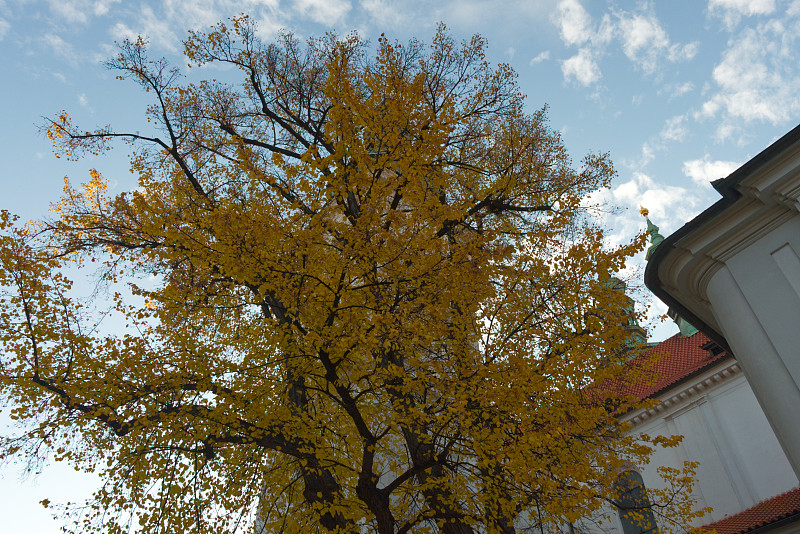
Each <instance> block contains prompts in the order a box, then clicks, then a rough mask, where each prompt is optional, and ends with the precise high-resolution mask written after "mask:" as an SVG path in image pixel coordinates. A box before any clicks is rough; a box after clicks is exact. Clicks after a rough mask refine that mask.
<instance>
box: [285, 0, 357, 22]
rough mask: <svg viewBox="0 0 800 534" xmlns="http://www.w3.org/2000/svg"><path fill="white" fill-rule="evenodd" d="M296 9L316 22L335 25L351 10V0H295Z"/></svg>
mask: <svg viewBox="0 0 800 534" xmlns="http://www.w3.org/2000/svg"><path fill="white" fill-rule="evenodd" d="M294 8H295V10H297V12H298V13H300V14H301V15H303V16H306V17H309V18H310V19H311V20H313V21H314V22H318V23H320V24H327V25H328V26H333V25H335V24H336V23H337V22H339V21H341V20H342V19H343V18H344V17H345V15H347V13H348V12H349V11H350V9H351V8H352V5H351V4H350V2H349V0H295V4H294Z"/></svg>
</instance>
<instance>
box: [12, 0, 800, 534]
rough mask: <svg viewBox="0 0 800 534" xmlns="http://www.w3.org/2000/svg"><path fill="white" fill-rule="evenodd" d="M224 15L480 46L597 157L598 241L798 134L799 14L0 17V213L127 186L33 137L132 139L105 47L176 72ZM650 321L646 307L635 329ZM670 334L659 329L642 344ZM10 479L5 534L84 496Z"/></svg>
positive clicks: (585, 10)
mask: <svg viewBox="0 0 800 534" xmlns="http://www.w3.org/2000/svg"><path fill="white" fill-rule="evenodd" d="M239 12H247V13H249V14H250V15H251V16H252V17H253V18H254V19H255V20H257V21H259V24H260V31H261V33H262V37H263V38H264V39H269V38H270V36H273V35H275V33H276V32H278V31H279V30H280V29H288V30H291V31H293V32H295V33H296V34H297V35H298V36H299V37H301V38H302V37H309V36H318V35H320V34H322V33H324V32H329V31H332V32H336V33H338V34H344V33H347V32H349V31H352V30H356V31H358V33H359V34H360V35H361V36H362V38H364V39H368V40H370V41H372V42H374V41H375V40H376V39H377V37H378V36H379V35H380V34H381V33H385V34H386V35H387V36H388V37H389V38H394V39H398V40H400V41H405V40H407V39H409V38H412V37H416V38H418V39H420V40H423V41H425V40H429V39H430V37H431V36H432V34H433V32H434V29H435V27H436V25H437V23H439V22H440V21H441V22H444V23H445V24H446V25H447V26H448V28H449V29H450V31H451V32H452V33H453V34H454V35H455V36H457V37H459V38H465V39H466V38H469V37H470V36H471V35H472V34H475V33H480V34H482V35H483V36H484V37H486V38H487V39H488V42H489V59H490V60H491V61H493V62H495V63H498V62H507V63H509V64H510V65H511V66H512V67H513V68H514V69H515V70H516V71H517V73H518V74H519V84H520V87H521V88H522V91H523V92H524V93H526V94H527V95H528V105H529V106H530V110H531V111H533V110H536V109H538V108H540V107H541V106H543V105H545V104H547V105H548V106H549V115H550V120H551V125H552V127H553V128H555V129H557V130H559V131H561V132H562V134H563V136H564V139H565V142H566V144H567V147H568V148H569V149H570V151H571V152H572V154H573V157H574V158H575V160H576V161H579V160H580V158H581V157H582V155H583V154H585V153H586V152H589V151H593V152H609V153H610V154H611V157H612V158H613V160H614V161H615V163H616V166H617V170H618V172H619V176H618V178H617V179H616V180H615V182H614V184H613V187H612V189H611V190H609V191H606V192H603V193H601V194H600V195H598V199H599V200H602V201H607V202H608V203H609V205H614V206H618V207H619V208H621V211H619V212H618V213H617V214H609V215H608V216H607V220H606V223H607V225H608V226H609V227H610V229H611V233H610V239H611V240H612V241H622V240H625V239H627V238H628V237H629V236H631V235H632V234H633V233H634V232H636V231H638V230H640V229H641V228H642V227H643V220H642V218H641V216H640V215H639V214H638V210H639V206H640V205H644V206H646V207H647V208H649V209H650V214H651V219H652V220H653V221H654V222H655V223H656V224H658V225H659V226H660V227H661V229H662V233H663V234H664V235H668V234H669V233H671V232H672V231H674V230H676V229H677V228H678V227H680V226H681V225H682V224H684V223H685V222H686V221H688V220H689V219H691V218H692V217H693V216H694V215H696V214H697V213H699V212H700V211H701V210H702V209H704V208H705V207H707V206H709V205H710V204H712V203H713V202H714V201H716V200H717V198H718V195H717V193H716V192H715V191H714V190H713V189H712V188H711V187H710V185H709V182H710V181H711V180H714V179H717V178H722V177H724V176H726V175H727V174H728V173H730V172H731V171H732V170H734V169H735V168H737V167H738V166H739V165H740V164H742V163H744V162H745V161H747V160H748V159H750V158H751V157H752V156H754V155H756V154H757V153H758V152H760V151H761V150H762V149H763V148H765V147H766V146H767V145H769V144H770V143H771V142H773V141H774V140H775V139H777V138H778V137H780V136H781V135H782V134H784V133H785V132H787V131H788V130H790V129H791V128H792V127H793V126H795V125H796V124H797V123H798V122H800V62H799V61H798V60H799V59H800V0H793V1H781V0H707V1H705V2H703V1H699V0H669V1H662V2H653V1H650V2H648V1H622V0H620V1H611V2H601V1H594V0H538V1H534V0H529V1H517V0H508V1H493V0H461V1H429V0H420V1H416V2H406V1H390V0H238V1H233V0H197V1H191V0H165V1H163V2H151V1H141V2H139V1H137V2H129V1H125V0H49V1H37V0H0V80H2V82H0V123H1V124H2V128H0V162H1V163H0V185H1V186H2V188H1V189H0V191H2V197H0V198H1V199H2V200H1V201H0V208H4V209H10V210H11V211H14V212H16V213H18V214H20V215H21V216H22V217H24V218H35V217H41V216H43V215H45V214H46V213H47V209H48V207H49V203H50V202H51V201H54V200H55V199H56V198H57V196H58V195H59V193H60V190H61V187H62V185H63V177H64V176H65V175H68V176H69V177H70V178H71V179H72V180H74V181H81V180H84V179H86V178H87V177H88V170H89V169H90V168H93V167H94V168H97V169H98V170H100V171H101V172H102V173H103V175H104V176H106V177H107V178H109V179H110V181H111V184H112V191H122V190H125V189H128V188H131V187H134V186H135V185H134V179H133V177H132V175H131V174H130V173H129V172H128V170H127V159H126V151H125V149H126V147H125V146H124V145H123V146H120V147H119V148H118V149H116V150H114V151H112V152H111V153H110V154H109V155H107V156H103V157H100V158H95V159H87V160H83V161H80V162H77V163H75V162H66V161H64V160H59V159H56V158H54V157H53V155H52V152H51V148H50V146H49V144H48V141H47V139H46V137H45V136H44V135H42V134H41V133H40V132H39V131H38V128H37V125H38V124H41V123H42V117H43V116H53V115H55V114H57V113H58V112H59V111H61V110H62V109H65V110H67V111H69V112H70V114H71V115H72V116H73V117H74V119H75V121H76V123H78V124H81V125H84V126H85V127H86V128H87V129H91V128H92V127H95V126H102V125H106V124H109V123H111V124H113V125H114V126H115V127H116V128H117V129H119V130H133V131H136V130H138V129H140V128H144V127H146V125H145V124H144V122H143V119H142V117H143V110H144V107H145V106H146V105H147V104H148V100H147V98H146V95H144V94H143V93H141V92H140V91H139V90H138V88H137V87H135V86H134V85H133V84H131V83H125V82H120V81H117V80H115V79H114V75H113V74H112V73H110V72H108V71H106V70H104V68H103V67H102V65H101V62H102V61H103V60H104V59H106V58H108V57H109V56H110V55H112V54H113V53H114V41H120V40H122V39H125V38H131V37H135V36H136V35H137V34H143V35H146V36H147V37H148V38H149V40H150V43H151V50H152V55H154V56H162V55H163V56H167V57H168V58H170V59H172V60H173V61H174V63H175V64H176V65H185V64H186V62H185V61H184V60H183V59H182V57H181V55H180V52H181V50H182V45H181V39H182V38H183V36H184V35H185V32H186V31H187V30H189V29H203V28H207V27H208V26H209V25H211V24H213V23H214V22H217V21H219V20H222V19H225V18H227V17H230V16H232V15H235V14H237V13H239ZM200 74H201V75H205V73H200ZM208 75H209V76H216V77H219V76H225V73H224V72H218V71H210V72H209V73H208ZM642 261H643V258H636V259H635V260H634V261H633V263H632V269H633V270H634V271H635V270H636V269H637V266H638V269H641V264H642ZM641 298H642V300H646V296H642V297H641ZM664 311H665V309H664V308H663V307H662V306H661V305H659V304H658V303H655V304H654V305H653V306H652V308H651V311H650V312H649V313H650V315H651V316H655V315H658V314H660V313H663V312H664ZM674 331H676V330H675V329H672V328H671V327H669V326H661V327H658V328H657V329H656V330H655V332H654V334H653V336H654V337H655V338H656V339H663V338H664V337H666V336H668V335H671V334H672V333H673V332H674ZM18 472H19V470H18V469H13V468H11V469H9V468H6V469H4V470H3V471H0V475H2V476H3V478H2V479H0V517H2V518H3V522H4V527H3V528H4V530H7V531H9V532H16V531H18V530H22V529H25V530H28V531H35V532H38V533H42V534H49V533H56V532H58V531H59V530H58V523H56V522H53V521H52V520H50V519H49V512H48V511H47V510H45V509H43V508H42V507H41V506H40V505H38V504H36V503H37V502H38V501H39V500H40V499H43V498H45V497H49V498H50V499H51V500H59V499H61V500H69V499H73V500H74V499H75V498H80V497H81V496H82V495H86V493H87V490H86V489H85V488H86V486H87V484H86V480H85V479H84V478H80V477H76V476H72V475H70V473H69V471H68V470H67V469H63V468H60V467H59V468H56V469H51V471H50V472H48V473H45V474H44V475H42V476H41V477H40V478H39V479H38V482H36V481H33V480H29V481H27V482H24V483H19V482H18V480H17V478H16V477H17V474H18Z"/></svg>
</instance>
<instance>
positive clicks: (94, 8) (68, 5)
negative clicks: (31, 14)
mask: <svg viewBox="0 0 800 534" xmlns="http://www.w3.org/2000/svg"><path fill="white" fill-rule="evenodd" d="M120 2H121V0H94V1H92V0H48V4H50V11H51V12H52V13H53V14H54V15H56V16H57V17H58V18H59V19H61V20H65V21H67V22H77V23H80V24H86V23H87V22H89V17H90V16H92V15H94V16H98V17H99V16H103V15H106V14H108V12H109V10H110V8H111V6H112V5H113V4H118V3H120Z"/></svg>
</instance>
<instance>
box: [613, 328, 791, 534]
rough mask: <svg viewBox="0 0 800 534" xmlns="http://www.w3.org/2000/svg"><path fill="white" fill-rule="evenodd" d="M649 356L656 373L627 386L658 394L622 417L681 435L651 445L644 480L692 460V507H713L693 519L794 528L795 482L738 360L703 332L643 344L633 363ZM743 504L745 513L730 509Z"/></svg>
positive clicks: (618, 528) (653, 480)
mask: <svg viewBox="0 0 800 534" xmlns="http://www.w3.org/2000/svg"><path fill="white" fill-rule="evenodd" d="M651 358H654V360H655V361H656V363H655V364H654V367H653V370H654V371H655V373H656V374H657V376H658V377H659V378H658V379H657V380H656V382H655V383H652V384H651V383H644V384H639V385H636V386H634V387H633V388H632V392H633V393H636V394H637V395H638V396H639V397H641V398H644V397H650V398H656V399H658V400H659V401H660V402H659V403H658V404H657V405H656V406H655V407H654V408H652V409H648V410H638V411H635V412H632V413H629V414H626V416H625V419H626V420H628V421H629V422H630V423H631V425H632V428H631V431H632V432H634V433H645V434H649V435H659V434H660V435H675V434H680V435H683V436H684V439H683V442H682V443H681V444H680V445H679V446H678V447H675V448H669V449H658V450H657V451H656V453H655V455H654V456H653V457H652V460H651V462H650V464H648V465H645V466H638V471H639V472H640V474H641V477H642V480H643V483H644V486H645V487H651V488H652V487H656V486H657V485H658V483H659V480H660V479H659V477H658V475H657V472H656V470H657V468H658V467H659V466H675V467H679V466H681V465H682V464H683V462H684V461H686V460H697V461H699V462H700V466H699V468H698V471H697V482H696V485H695V488H694V494H693V497H694V499H695V500H696V501H697V506H698V507H706V506H710V507H712V508H713V511H712V512H711V513H710V514H709V515H706V516H705V517H704V518H703V519H702V520H700V521H698V522H697V524H696V525H695V526H703V525H709V524H711V523H715V522H718V521H722V522H721V523H717V524H716V525H715V528H717V531H718V533H719V534H733V533H739V532H754V531H755V530H754V529H756V528H759V527H764V525H773V526H775V527H781V528H789V529H790V530H774V532H800V489H795V488H797V487H798V485H800V481H798V478H797V476H796V475H795V474H794V472H793V470H792V468H791V465H790V463H789V461H788V459H787V457H786V455H785V454H784V453H783V450H782V449H781V446H780V444H779V443H778V440H777V438H776V437H775V434H774V433H773V432H772V430H771V428H770V425H769V422H768V421H767V418H766V417H765V415H764V413H763V411H762V410H761V408H760V406H759V404H758V402H757V400H756V397H755V396H754V394H753V391H752V389H751V388H750V386H749V384H748V383H747V380H746V379H745V377H744V375H743V373H742V370H741V367H740V365H739V363H738V362H737V360H735V359H734V358H733V357H732V356H731V355H730V353H729V352H726V351H725V350H723V349H722V348H721V347H720V346H719V345H718V344H716V343H715V342H713V341H711V340H710V339H709V338H708V337H706V336H705V335H704V334H702V333H695V334H693V335H691V336H689V337H686V336H683V335H681V334H676V335H675V336H673V337H671V338H669V339H667V340H665V341H663V342H662V343H659V344H657V345H655V346H654V347H651V348H649V349H647V350H646V351H645V352H644V353H643V354H642V355H640V356H639V357H637V359H636V360H634V363H636V361H637V360H641V361H647V360H649V359H651ZM786 492H790V493H789V494H787V495H786V496H785V497H782V498H781V499H780V502H777V503H772V504H769V503H767V505H766V507H765V506H763V505H762V506H761V507H760V508H759V507H758V505H759V503H761V502H762V501H765V500H767V499H770V498H772V497H775V496H778V495H781V494H784V493H786ZM784 501H785V502H784ZM747 510H749V512H746V511H747ZM742 512H746V514H745V515H744V517H742V516H741V515H737V514H741V513H742ZM786 518H791V521H798V522H796V523H794V524H793V525H788V526H786V525H784V523H781V521H784V520H785V519H786ZM610 527H611V528H610V529H609V530H611V531H613V532H619V533H623V532H624V533H625V534H629V533H630V532H636V533H640V532H644V531H643V530H642V529H635V528H631V527H629V528H628V529H627V530H626V529H625V527H624V526H623V524H622V522H621V520H619V519H617V522H615V523H614V524H612V525H610ZM770 531H771V532H772V530H770ZM758 532H761V530H758ZM765 532H766V531H765Z"/></svg>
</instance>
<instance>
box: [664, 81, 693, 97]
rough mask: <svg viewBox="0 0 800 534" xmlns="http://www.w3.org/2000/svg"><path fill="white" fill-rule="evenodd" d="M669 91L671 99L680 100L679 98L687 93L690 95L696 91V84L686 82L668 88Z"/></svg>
mask: <svg viewBox="0 0 800 534" xmlns="http://www.w3.org/2000/svg"><path fill="white" fill-rule="evenodd" d="M668 90H669V98H670V100H672V99H673V98H678V97H679V96H683V95H685V94H686V93H690V92H691V91H693V90H694V84H693V83H692V82H685V83H681V84H675V85H671V86H669V87H668Z"/></svg>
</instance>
